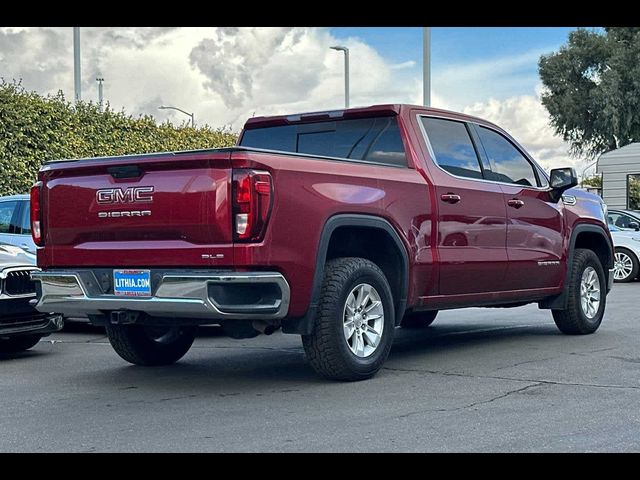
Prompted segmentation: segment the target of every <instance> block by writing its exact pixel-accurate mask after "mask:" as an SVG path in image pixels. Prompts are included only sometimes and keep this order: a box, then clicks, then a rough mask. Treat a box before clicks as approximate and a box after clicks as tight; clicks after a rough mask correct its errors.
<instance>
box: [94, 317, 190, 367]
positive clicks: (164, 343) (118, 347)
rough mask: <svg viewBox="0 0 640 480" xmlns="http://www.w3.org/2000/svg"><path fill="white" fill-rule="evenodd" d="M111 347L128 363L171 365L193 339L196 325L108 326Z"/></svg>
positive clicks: (183, 353) (181, 355)
mask: <svg viewBox="0 0 640 480" xmlns="http://www.w3.org/2000/svg"><path fill="white" fill-rule="evenodd" d="M106 330H107V336H108V337H109V342H110V343H111V346H112V347H113V349H114V350H115V351H116V353H117V354H118V355H120V357H122V358H123V359H124V360H126V361H127V362H129V363H133V364H135V365H144V366H156V365H170V364H172V363H175V362H177V361H178V360H180V359H181V358H182V357H183V356H184V355H185V354H186V353H187V352H188V351H189V348H191V345H192V344H193V341H194V340H195V338H196V327H152V326H146V325H107V327H106Z"/></svg>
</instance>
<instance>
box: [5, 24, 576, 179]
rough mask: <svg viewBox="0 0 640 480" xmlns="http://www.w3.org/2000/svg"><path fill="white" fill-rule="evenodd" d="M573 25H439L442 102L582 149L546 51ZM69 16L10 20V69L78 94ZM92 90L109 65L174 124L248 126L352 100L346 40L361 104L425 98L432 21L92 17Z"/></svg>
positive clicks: (131, 105) (534, 140)
mask: <svg viewBox="0 0 640 480" xmlns="http://www.w3.org/2000/svg"><path fill="white" fill-rule="evenodd" d="M571 30H573V28H568V27H567V28H564V27H562V28H559V27H527V28H520V27H518V28H504V27H496V28H493V27H492V28H489V27H477V28H475V27H474V28H470V27H460V28H458V27H455V28H454V27H437V28H432V42H431V44H432V64H431V70H432V105H433V106H434V107H439V108H446V109H450V110H455V111H462V112H465V113H469V114H472V115H476V116H479V117H482V118H485V119H487V120H490V121H493V122H495V123H497V124H499V125H500V126H502V127H503V128H505V129H506V130H507V131H509V132H510V133H511V134H512V135H513V136H514V137H515V138H516V139H517V140H518V141H519V142H520V143H521V144H522V145H523V146H524V147H525V148H526V149H527V150H528V151H529V153H531V155H532V156H533V157H534V158H535V159H536V160H538V161H539V162H540V163H541V165H542V166H544V167H545V168H547V169H549V168H553V167H559V166H567V165H570V166H575V167H576V168H577V170H578V174H581V173H582V169H583V168H584V167H585V166H586V165H587V164H586V163H585V162H584V161H583V160H582V159H578V158H571V157H570V156H569V154H568V146H567V144H566V143H565V142H564V141H563V140H562V139H561V138H559V137H558V136H556V135H554V133H553V130H552V128H551V127H550V125H549V117H548V114H547V112H546V110H545V109H544V107H543V106H542V104H541V102H540V93H541V91H542V85H541V82H540V79H539V77H538V72H537V63H538V59H539V58H540V55H542V54H548V53H551V52H554V51H557V50H558V49H559V48H560V46H561V45H563V44H564V43H565V42H566V40H567V35H568V33H569V32H570V31H571ZM72 38H73V34H72V28H70V27H0V77H3V78H5V79H7V80H11V79H22V84H23V86H24V87H25V88H27V89H28V90H35V91H37V92H39V93H42V94H47V93H56V92H57V91H58V90H62V91H63V92H64V94H65V96H66V98H67V99H70V100H71V99H73V42H72ZM81 44H82V95H83V100H93V101H96V100H97V83H96V81H95V78H96V77H97V76H99V75H101V76H103V77H104V78H105V82H104V95H105V99H106V100H107V101H109V103H110V105H111V107H112V108H114V109H116V110H121V109H124V111H125V112H127V113H131V114H134V115H137V114H151V115H153V116H154V117H156V118H157V119H158V121H164V120H169V121H171V122H173V123H175V124H180V123H181V122H183V121H185V120H187V119H188V117H186V116H185V115H184V114H181V113H179V112H176V111H172V110H158V106H160V105H172V106H176V107H180V108H182V109H183V110H187V111H189V112H194V116H195V120H196V124H197V125H202V124H205V123H206V124H209V125H211V126H212V127H216V128H217V127H226V128H231V129H232V130H234V131H238V130H240V128H242V125H243V123H244V121H245V120H246V119H247V118H248V117H251V116H253V115H256V116H257V115H270V114H284V113H296V112H305V111H315V110H327V109H336V108H341V107H342V106H343V104H344V103H343V102H344V86H343V85H344V83H343V82H344V76H343V75H344V70H343V69H344V66H343V54H342V52H336V51H334V50H331V49H330V48H329V47H330V46H332V45H345V46H347V47H349V50H350V64H351V67H350V70H351V72H350V83H351V89H350V90H351V105H352V106H363V105H371V104H375V103H415V104H421V103H422V28H421V27H417V28H413V27H340V28H330V27H239V28H236V27H82V28H81Z"/></svg>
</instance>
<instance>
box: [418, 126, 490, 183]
mask: <svg viewBox="0 0 640 480" xmlns="http://www.w3.org/2000/svg"><path fill="white" fill-rule="evenodd" d="M422 124H423V125H424V128H425V130H426V132H427V137H429V143H430V144H431V149H432V150H433V154H434V156H435V159H434V160H435V161H436V163H437V164H438V165H439V166H440V167H442V168H443V169H444V170H446V171H447V172H449V173H451V174H453V175H457V176H459V177H467V178H482V169H481V168H480V162H479V160H478V155H477V153H476V150H475V147H474V146H473V142H472V141H471V136H470V135H469V131H468V130H467V126H466V125H465V124H464V123H463V122H457V121H455V120H445V119H442V118H432V117H422Z"/></svg>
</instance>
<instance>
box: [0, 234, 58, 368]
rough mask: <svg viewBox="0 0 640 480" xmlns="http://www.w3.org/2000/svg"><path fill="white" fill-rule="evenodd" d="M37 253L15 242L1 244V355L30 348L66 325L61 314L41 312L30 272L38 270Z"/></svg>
mask: <svg viewBox="0 0 640 480" xmlns="http://www.w3.org/2000/svg"><path fill="white" fill-rule="evenodd" d="M35 262H36V257H35V255H32V254H30V253H28V252H25V251H24V250H22V249H21V248H18V247H14V246H13V245H2V244H0V358H1V357H2V354H11V353H17V352H21V351H24V350H28V349H29V348H31V347H33V346H34V345H36V344H37V343H38V341H39V340H40V339H41V338H42V337H44V336H46V335H49V334H50V333H52V332H57V331H58V330H60V329H61V328H62V327H63V318H62V315H57V314H53V313H40V312H38V311H37V310H36V309H35V308H33V306H32V305H31V302H32V301H33V300H35V298H36V287H35V283H34V282H33V281H31V277H30V274H31V272H33V271H34V270H38V268H37V267H36V266H35Z"/></svg>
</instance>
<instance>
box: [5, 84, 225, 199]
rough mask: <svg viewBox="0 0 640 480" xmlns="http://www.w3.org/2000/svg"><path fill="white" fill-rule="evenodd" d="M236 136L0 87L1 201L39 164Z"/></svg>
mask: <svg viewBox="0 0 640 480" xmlns="http://www.w3.org/2000/svg"><path fill="white" fill-rule="evenodd" d="M235 141H236V135H234V134H232V133H229V132H225V131H223V130H214V129H212V128H211V127H209V126H204V127H197V128H191V127H188V126H186V123H185V124H183V125H182V126H180V127H175V126H173V125H171V124H170V123H162V124H160V125H158V124H157V123H156V121H155V119H154V118H153V117H152V116H150V115H145V116H140V117H138V118H134V117H133V116H131V115H127V114H125V113H124V112H116V111H114V110H112V109H111V108H110V107H109V106H108V105H107V106H106V108H105V110H104V112H100V111H99V109H98V106H97V105H96V104H95V103H91V102H89V103H84V102H80V103H78V104H75V105H74V104H72V103H70V102H67V101H66V100H65V98H64V96H63V95H62V92H59V93H58V94H57V95H49V96H46V97H44V96H42V95H38V94H37V93H35V92H29V91H26V90H25V89H24V88H23V87H22V85H21V84H20V83H17V82H6V81H4V80H2V81H1V83H0V195H11V194H15V193H23V192H27V191H28V190H29V188H30V187H31V185H32V184H33V182H34V181H35V178H36V174H37V172H38V169H39V168H40V166H41V165H42V162H45V161H47V160H56V159H64V158H84V157H98V156H104V155H127V154H133V153H149V152H162V151H172V150H190V149H198V148H216V147H226V146H230V145H233V144H234V143H235Z"/></svg>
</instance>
